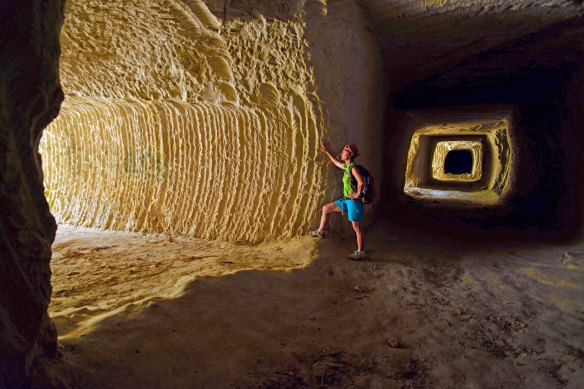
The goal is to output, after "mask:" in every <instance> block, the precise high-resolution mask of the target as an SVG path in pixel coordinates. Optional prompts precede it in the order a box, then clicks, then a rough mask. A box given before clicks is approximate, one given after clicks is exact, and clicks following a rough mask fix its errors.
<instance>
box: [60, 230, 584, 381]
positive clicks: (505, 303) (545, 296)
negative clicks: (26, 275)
mask: <svg viewBox="0 0 584 389" xmlns="http://www.w3.org/2000/svg"><path fill="white" fill-rule="evenodd" d="M454 236H457V234H456V233H453V234H451V233H450V232H448V231H446V230H444V231H442V234H441V235H436V233H433V234H426V233H424V232H422V231H419V230H415V229H412V230H404V229H400V230H398V229H397V228H395V227H392V226H378V227H376V228H374V229H372V230H371V231H370V233H369V248H370V249H371V250H372V253H371V259H370V260H368V261H363V262H352V261H349V260H347V259H346V255H347V254H348V253H349V252H351V250H352V249H353V245H354V243H353V239H352V238H351V237H350V236H348V237H346V238H342V237H327V238H326V239H323V240H320V241H316V240H314V239H311V238H299V239H295V240H293V241H291V242H286V243H271V244H265V245H259V246H246V245H236V244H231V243H224V242H209V241H204V240H198V239H191V238H182V237H171V236H165V235H142V234H137V233H121V232H104V231H99V230H92V229H75V228H71V227H65V226H60V227H59V231H58V233H57V238H56V240H55V243H54V245H53V260H52V262H51V266H52V271H53V277H52V284H53V298H52V301H51V305H50V307H49V313H50V315H51V317H52V318H53V320H54V321H55V323H56V325H57V328H58V331H59V349H60V352H61V354H62V357H63V358H62V362H61V363H59V364H57V365H53V366H51V367H49V370H51V369H52V370H53V373H52V374H53V379H54V380H55V382H58V384H56V385H57V386H71V387H83V388H171V387H172V388H227V387H235V388H250V387H251V388H268V387H270V388H281V387H291V388H292V387H293V388H297V387H298V388H302V387H345V388H352V387H355V388H369V387H371V388H402V387H406V388H408V387H414V388H415V387H429V388H461V387H465V388H496V387H501V388H507V387H514V388H556V387H557V388H582V387H584V331H583V328H584V298H583V297H584V244H572V245H557V244H556V245H552V244H545V243H538V244H527V243H522V244H519V243H518V242H514V243H510V242H508V241H505V240H504V239H498V240H496V241H497V245H496V246H494V245H493V243H492V241H493V240H492V239H491V240H488V239H487V240H485V241H483V242H482V243H481V242H477V241H475V240H474V238H473V239H471V238H472V237H471V236H468V235H466V236H464V235H463V236H462V237H460V238H453V237H454ZM471 241H472V242H471Z"/></svg>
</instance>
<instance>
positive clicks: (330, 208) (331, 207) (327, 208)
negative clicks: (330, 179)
mask: <svg viewBox="0 0 584 389" xmlns="http://www.w3.org/2000/svg"><path fill="white" fill-rule="evenodd" d="M333 212H340V209H339V207H338V206H337V205H336V204H335V203H329V204H327V205H324V206H323V207H322V213H323V214H329V213H333Z"/></svg>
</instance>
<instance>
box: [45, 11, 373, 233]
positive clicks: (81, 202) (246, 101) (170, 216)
mask: <svg viewBox="0 0 584 389" xmlns="http://www.w3.org/2000/svg"><path fill="white" fill-rule="evenodd" d="M278 4H280V3H278ZM281 5H282V6H283V5H284V4H283V3H282V4H281ZM237 6H238V3H233V4H231V5H230V8H229V9H230V11H229V13H225V14H224V12H222V11H225V10H221V9H220V8H219V9H218V8H217V6H216V5H215V6H214V4H213V3H211V4H209V8H208V7H207V6H206V5H205V4H204V3H203V2H201V1H190V2H182V1H178V0H174V1H165V2H163V1H157V0H151V1H147V2H143V1H101V2H100V1H98V2H92V3H91V4H87V3H86V2H83V1H76V0H71V1H69V2H68V3H67V9H66V19H65V24H64V27H63V31H62V34H61V44H62V50H63V55H62V57H61V82H62V84H63V89H64V91H65V95H66V98H65V102H64V104H63V109H62V112H61V115H60V116H59V118H58V119H57V120H56V121H55V122H54V123H52V124H51V126H49V128H48V129H47V132H46V135H45V137H44V138H43V141H42V143H41V152H42V154H43V155H44V156H45V158H46V160H47V161H48V163H47V164H46V165H45V173H46V180H45V185H46V194H47V198H48V200H49V203H50V206H51V211H52V212H53V214H54V215H55V217H56V219H57V221H58V223H66V224H70V225H76V226H86V227H97V228H107V229H115V230H131V231H142V232H158V233H160V232H164V233H176V234H181V235H188V236H196V237H203V238H211V239H224V240H231V241H247V242H258V241H262V240H269V239H273V238H282V237H286V238H290V237H293V236H296V235H299V234H304V233H305V232H306V231H307V230H308V229H309V228H311V226H312V225H313V224H314V223H315V220H316V219H317V218H318V208H320V206H321V205H322V204H323V202H325V201H329V200H332V199H334V198H336V197H338V196H339V195H340V193H341V187H340V184H339V183H340V179H339V174H338V172H333V171H334V170H336V169H331V168H330V167H331V165H330V163H329V161H328V160H327V159H326V157H324V158H323V155H322V154H320V152H319V150H318V147H319V146H318V144H319V140H320V139H321V138H322V137H324V138H326V139H327V140H328V141H329V143H330V145H331V147H332V148H333V149H339V150H340V149H341V148H342V146H344V145H345V144H347V143H357V144H358V145H359V146H360V150H361V154H362V155H363V157H362V158H361V161H362V163H365V164H367V166H368V167H369V168H370V169H371V170H372V171H373V172H374V173H375V174H378V173H379V167H380V163H379V157H378V156H379V148H378V147H377V142H376V139H378V138H379V136H380V128H381V120H380V119H379V118H380V117H382V115H381V112H382V110H381V109H380V108H379V102H381V101H383V99H380V98H379V94H380V90H381V85H380V84H379V83H378V80H379V79H380V78H381V77H380V75H381V70H380V68H381V57H380V56H379V53H378V50H377V46H376V44H375V42H374V40H373V38H372V36H371V34H370V33H369V32H368V31H367V28H368V25H367V23H366V22H365V18H364V17H363V16H362V15H361V9H360V8H359V6H358V4H357V3H356V2H345V3H344V4H342V5H339V6H332V7H328V9H327V7H326V5H323V3H322V2H312V3H311V2H309V3H307V4H306V9H303V8H301V7H299V6H293V4H289V6H288V7H283V8H282V7H278V6H277V4H276V5H274V4H272V5H271V6H270V7H268V5H267V3H266V4H264V3H257V4H256V6H257V7H255V8H252V9H247V11H248V12H247V13H246V14H243V15H241V14H240V13H237V15H239V16H238V18H233V17H232V16H233V15H232V13H233V12H234V10H235V9H237V8H236V7H237ZM234 7H235V8H234ZM264 8H265V9H264ZM270 9H271V10H272V11H271V12H270V11H269V10H270ZM211 11H215V12H216V14H217V15H214V14H213V13H212V12H211ZM260 11H261V12H264V11H266V14H267V15H274V16H273V17H272V18H270V19H267V18H266V17H265V16H264V15H263V13H260ZM300 11H302V12H300ZM222 15H224V16H225V17H226V20H224V21H222V20H221V19H219V18H220V17H221V16H222ZM349 17H350V18H349ZM349 54H350V57H349ZM348 58H350V60H348ZM331 63H335V64H336V66H331ZM112 72H113V73H112ZM112 74H114V75H115V76H114V77H113V79H112ZM114 80H115V82H112V81H114ZM316 80H318V81H316Z"/></svg>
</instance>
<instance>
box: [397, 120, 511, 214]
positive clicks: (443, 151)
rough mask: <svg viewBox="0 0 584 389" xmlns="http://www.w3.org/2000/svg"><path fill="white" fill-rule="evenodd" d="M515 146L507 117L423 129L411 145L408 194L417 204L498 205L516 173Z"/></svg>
mask: <svg viewBox="0 0 584 389" xmlns="http://www.w3.org/2000/svg"><path fill="white" fill-rule="evenodd" d="M510 144H511V143H510V140H509V124H508V122H507V121H506V120H505V119H504V118H502V119H501V120H498V121H492V122H486V123H478V122H477V123H451V124H445V125H431V126H425V127H422V128H419V129H418V130H416V131H415V132H414V134H413V136H412V138H411V141H410V145H409V151H408V161H407V167H406V174H405V185H404V193H405V194H406V195H407V196H409V197H411V198H414V199H418V200H427V201H438V202H447V203H460V202H464V203H469V204H495V203H497V202H498V200H499V198H500V196H501V194H502V193H503V191H504V190H505V187H506V184H507V178H508V176H509V172H510V170H511V146H510Z"/></svg>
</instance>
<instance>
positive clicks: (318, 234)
mask: <svg viewBox="0 0 584 389" xmlns="http://www.w3.org/2000/svg"><path fill="white" fill-rule="evenodd" d="M310 236H312V237H313V238H324V237H325V236H326V231H321V230H319V229H318V228H317V229H316V230H314V231H312V232H311V233H310Z"/></svg>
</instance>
